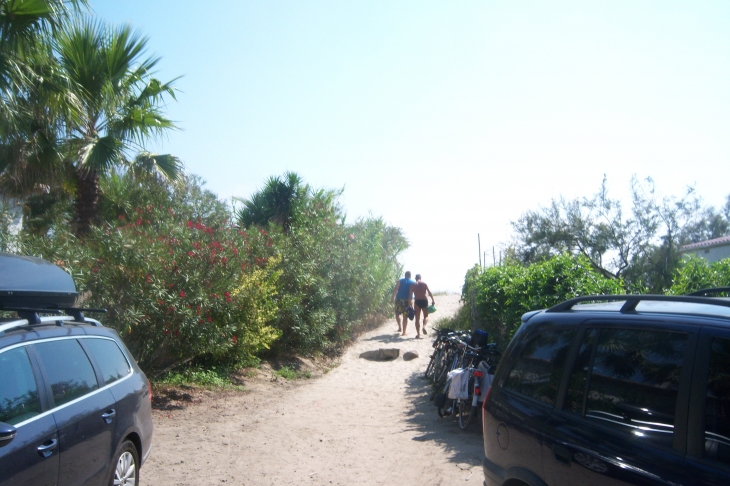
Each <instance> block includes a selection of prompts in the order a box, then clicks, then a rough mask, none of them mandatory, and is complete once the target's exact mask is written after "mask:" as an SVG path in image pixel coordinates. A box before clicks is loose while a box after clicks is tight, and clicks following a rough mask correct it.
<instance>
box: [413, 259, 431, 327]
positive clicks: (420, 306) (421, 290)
mask: <svg viewBox="0 0 730 486" xmlns="http://www.w3.org/2000/svg"><path fill="white" fill-rule="evenodd" d="M411 293H413V295H414V300H413V302H414V304H415V305H414V309H415V311H416V338H418V339H420V338H421V334H420V327H421V325H420V321H421V312H423V334H426V323H427V322H428V298H427V297H426V294H428V295H430V296H431V305H436V301H434V300H433V294H432V293H431V289H429V288H428V284H427V283H426V282H423V281H422V280H421V274H420V273H419V274H417V275H416V283H414V284H412V285H411Z"/></svg>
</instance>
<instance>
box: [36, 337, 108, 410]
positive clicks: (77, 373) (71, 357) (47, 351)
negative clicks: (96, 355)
mask: <svg viewBox="0 0 730 486" xmlns="http://www.w3.org/2000/svg"><path fill="white" fill-rule="evenodd" d="M33 346H34V347H35V349H36V351H37V352H38V358H39V359H40V361H41V362H42V363H43V369H44V370H45V372H46V376H47V377H48V381H49V382H50V385H51V391H52V392H53V399H54V401H55V402H56V406H57V407H58V406H60V405H63V404H64V403H67V402H70V401H71V400H75V399H76V398H79V397H81V396H83V395H85V394H87V393H89V392H91V391H93V390H96V389H97V388H98V387H99V385H98V383H97V382H96V375H95V374H94V368H92V366H91V362H90V361H89V358H88V357H87V356H86V353H85V352H84V350H83V349H82V348H81V345H80V344H79V343H78V342H77V341H76V340H75V339H61V340H58V341H47V342H45V343H38V344H35V345H33Z"/></svg>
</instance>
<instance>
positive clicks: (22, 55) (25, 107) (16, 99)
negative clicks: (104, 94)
mask: <svg viewBox="0 0 730 486" xmlns="http://www.w3.org/2000/svg"><path fill="white" fill-rule="evenodd" d="M67 4H69V6H68V7H70V8H68V7H67ZM82 4H85V2H84V1H72V2H64V1H62V0H16V1H10V0H0V175H1V176H0V179H1V181H0V184H1V185H0V191H1V193H2V194H3V195H4V196H10V197H14V196H17V197H24V196H26V195H28V194H29V193H32V192H33V191H34V190H35V188H36V187H37V185H38V184H39V183H41V182H43V183H46V184H48V183H50V182H51V179H53V170H51V171H50V172H49V169H57V168H58V165H59V164H58V162H59V158H58V153H57V151H56V150H55V148H56V147H57V144H56V135H57V133H58V128H59V126H60V125H59V123H60V120H61V118H62V115H61V112H60V110H62V109H63V108H64V107H73V106H75V101H74V99H73V97H72V93H71V92H70V91H69V90H68V89H67V83H66V80H64V78H63V77H62V76H61V73H60V71H59V69H58V65H57V63H55V59H54V56H53V50H52V41H51V35H52V34H53V32H56V31H57V30H58V29H59V28H60V26H61V25H62V24H63V22H64V21H66V20H67V18H68V15H69V14H70V13H71V12H77V11H78V10H79V7H80V6H81V5H82Z"/></svg>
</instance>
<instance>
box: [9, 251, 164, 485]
mask: <svg viewBox="0 0 730 486" xmlns="http://www.w3.org/2000/svg"><path fill="white" fill-rule="evenodd" d="M76 296H77V294H76V289H75V286H74V284H73V280H72V279H71V277H70V276H69V275H68V274H67V273H66V272H64V271H63V270H61V269H60V268H59V267H57V266H55V265H53V264H50V263H48V262H46V261H44V260H41V259H39V258H30V257H19V256H14V255H9V254H5V253H0V310H3V311H11V312H14V313H17V317H13V318H4V319H0V486H5V485H14V486H15V485H18V486H20V485H28V486H42V485H61V486H63V485H97V486H102V485H128V486H137V485H138V484H139V469H140V467H141V466H142V464H144V461H145V459H146V458H147V457H148V455H149V452H150V446H151V438H152V415H151V398H152V395H151V388H150V384H149V381H148V380H147V378H146V377H145V375H144V373H142V371H141V370H140V369H139V367H138V366H137V363H136V362H135V361H134V359H133V358H132V356H131V354H130V353H129V351H128V350H127V348H126V347H125V346H124V343H123V342H122V341H121V339H120V338H119V336H118V335H117V333H116V332H115V331H114V330H112V329H109V328H106V327H103V326H102V325H101V323H100V322H99V321H97V320H94V319H89V318H88V317H85V316H84V313H88V311H91V309H80V308H76V307H73V304H74V301H75V299H76ZM61 313H64V314H65V315H60V314H61ZM44 314H45V315H44ZM47 314H55V315H47Z"/></svg>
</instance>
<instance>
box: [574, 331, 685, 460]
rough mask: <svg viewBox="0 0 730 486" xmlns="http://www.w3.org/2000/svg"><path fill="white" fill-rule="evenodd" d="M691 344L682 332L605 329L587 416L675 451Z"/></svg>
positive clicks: (595, 362)
mask: <svg viewBox="0 0 730 486" xmlns="http://www.w3.org/2000/svg"><path fill="white" fill-rule="evenodd" d="M686 344H687V334H685V333H680V332H670V331H654V330H651V331H649V330H636V329H603V330H601V332H600V337H599V338H598V343H597V347H596V351H595V358H594V359H593V367H592V370H591V374H590V376H589V377H588V384H587V385H588V386H587V394H586V396H585V398H584V402H585V411H584V413H585V417H586V418H587V419H589V420H594V421H598V422H600V423H602V424H604V425H607V426H610V427H614V428H616V429H618V430H621V431H624V432H627V433H631V434H633V435H634V436H636V437H637V438H642V439H645V440H647V441H649V442H653V443H655V444H659V445H663V446H666V447H671V446H672V435H673V432H674V413H675V408H676V404H677V389H678V387H679V378H680V375H681V372H682V361H683V360H684V352H685V347H686ZM576 371H577V372H578V373H579V374H580V373H581V371H580V370H576ZM572 381H573V377H571V386H572Z"/></svg>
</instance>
